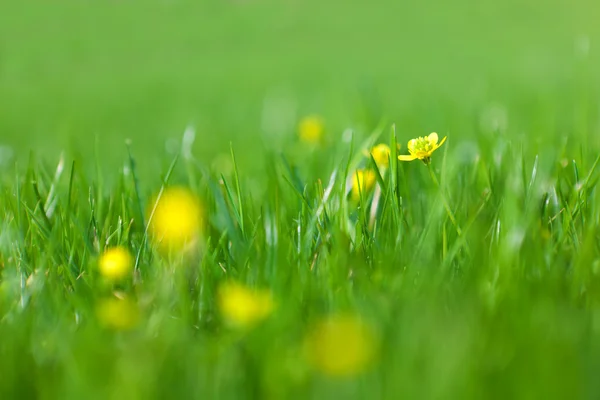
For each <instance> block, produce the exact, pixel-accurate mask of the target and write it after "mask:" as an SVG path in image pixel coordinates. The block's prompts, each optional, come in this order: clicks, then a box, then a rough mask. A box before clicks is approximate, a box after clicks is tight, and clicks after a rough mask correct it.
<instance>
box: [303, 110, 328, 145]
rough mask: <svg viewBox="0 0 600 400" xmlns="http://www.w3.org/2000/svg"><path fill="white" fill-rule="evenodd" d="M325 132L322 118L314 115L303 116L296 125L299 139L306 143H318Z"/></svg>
mask: <svg viewBox="0 0 600 400" xmlns="http://www.w3.org/2000/svg"><path fill="white" fill-rule="evenodd" d="M324 133H325V124H324V123H323V120H322V119H321V118H320V117H319V116H316V115H310V116H307V117H304V118H303V119H302V121H300V124H299V125H298V135H299V136H300V140H301V141H302V142H304V143H307V144H313V145H314V144H319V143H321V141H322V140H323V135H324Z"/></svg>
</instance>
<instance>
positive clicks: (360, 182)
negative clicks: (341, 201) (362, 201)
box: [352, 169, 377, 200]
mask: <svg viewBox="0 0 600 400" xmlns="http://www.w3.org/2000/svg"><path fill="white" fill-rule="evenodd" d="M376 180H377V177H376V175H375V172H374V171H371V170H370V169H359V170H356V171H355V172H354V174H353V175H352V198H353V199H354V200H358V199H359V198H360V195H361V193H362V195H363V197H366V195H367V194H368V193H369V191H370V190H371V189H372V188H373V186H375V182H376Z"/></svg>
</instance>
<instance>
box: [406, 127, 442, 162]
mask: <svg viewBox="0 0 600 400" xmlns="http://www.w3.org/2000/svg"><path fill="white" fill-rule="evenodd" d="M438 140H439V139H438V134H437V133H435V132H433V133H431V134H430V135H429V136H425V137H419V138H416V139H412V140H410V141H409V142H408V152H409V153H410V155H401V156H398V160H400V161H412V160H416V159H419V160H422V161H423V162H424V163H425V164H429V163H430V162H431V154H432V153H433V152H434V151H436V150H437V149H438V148H439V147H440V146H441V145H443V144H444V142H445V141H446V137H444V138H443V139H442V141H441V142H439V143H438Z"/></svg>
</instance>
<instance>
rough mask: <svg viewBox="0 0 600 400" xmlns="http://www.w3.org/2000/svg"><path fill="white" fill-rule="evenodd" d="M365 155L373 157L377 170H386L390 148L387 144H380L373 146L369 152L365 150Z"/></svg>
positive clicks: (388, 163)
mask: <svg viewBox="0 0 600 400" xmlns="http://www.w3.org/2000/svg"><path fill="white" fill-rule="evenodd" d="M365 155H366V156H367V157H370V156H373V159H374V160H375V164H377V166H378V167H379V168H387V167H388V166H389V165H390V148H389V146H388V145H387V144H384V143H380V144H378V145H376V146H373V148H372V149H371V152H368V151H366V150H365Z"/></svg>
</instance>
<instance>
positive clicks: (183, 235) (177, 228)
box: [149, 187, 203, 250]
mask: <svg viewBox="0 0 600 400" xmlns="http://www.w3.org/2000/svg"><path fill="white" fill-rule="evenodd" d="M149 214H150V217H149V218H151V220H150V233H151V234H152V237H153V238H154V240H155V241H156V242H157V243H159V244H160V245H161V246H162V247H164V248H168V249H176V250H181V249H183V248H184V247H185V246H186V245H188V244H192V243H194V242H195V241H197V240H198V237H199V235H200V233H201V228H202V222H203V210H202V206H201V204H200V201H199V199H198V198H197V197H196V196H195V195H194V194H193V193H192V192H191V191H190V190H189V189H186V188H183V187H172V188H168V189H165V190H164V191H163V193H162V195H161V196H160V198H159V199H158V200H157V201H155V202H153V203H152V204H151V207H150V208H149Z"/></svg>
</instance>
